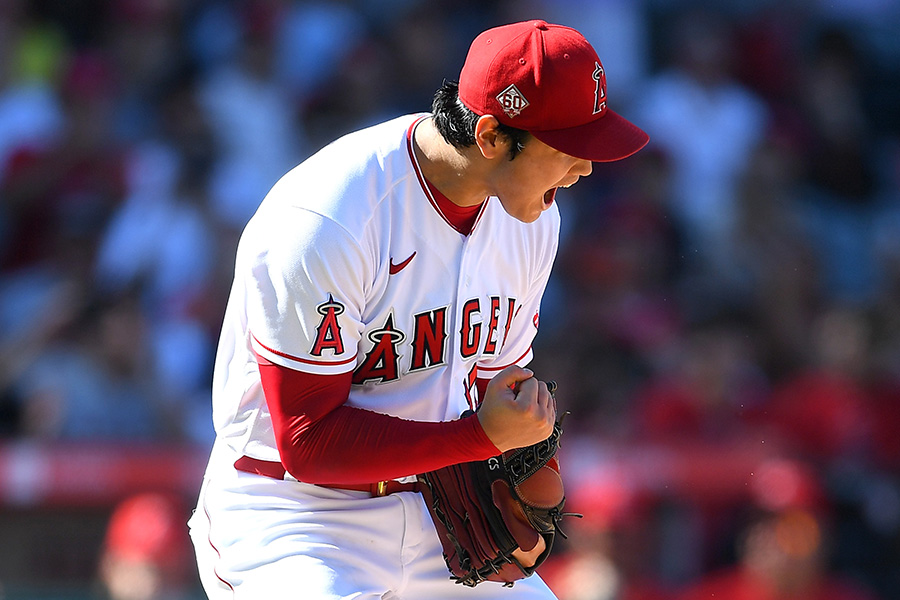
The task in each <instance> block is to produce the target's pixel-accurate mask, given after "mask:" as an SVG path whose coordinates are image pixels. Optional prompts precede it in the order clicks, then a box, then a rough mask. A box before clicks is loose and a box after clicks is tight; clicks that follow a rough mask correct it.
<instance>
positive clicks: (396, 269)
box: [388, 252, 416, 275]
mask: <svg viewBox="0 0 900 600" xmlns="http://www.w3.org/2000/svg"><path fill="white" fill-rule="evenodd" d="M415 256H416V253H415V252H413V253H412V254H410V255H409V258H407V259H406V260H404V261H403V262H402V263H399V264H396V265H395V264H394V259H393V257H391V266H390V268H389V269H388V272H389V273H390V274H391V275H396V274H397V273H399V272H400V271H402V270H403V269H405V268H406V265H408V264H409V263H410V261H411V260H412V259H413V258H415Z"/></svg>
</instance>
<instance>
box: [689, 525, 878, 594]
mask: <svg viewBox="0 0 900 600" xmlns="http://www.w3.org/2000/svg"><path fill="white" fill-rule="evenodd" d="M740 537H741V539H740V540H739V547H738V562H737V564H736V565H735V566H733V567H728V568H724V569H722V570H717V571H714V572H712V573H710V574H708V575H706V576H704V577H703V578H702V579H701V580H700V581H699V582H697V583H696V584H694V585H691V586H690V587H689V588H688V589H687V590H686V591H685V592H684V593H682V594H680V595H679V596H678V597H677V600H708V599H709V598H713V597H715V598H728V599H729V600H876V598H877V597H876V596H875V595H874V594H872V593H871V592H869V591H868V590H866V589H865V588H864V587H862V586H860V585H858V584H856V583H854V582H852V581H850V580H849V579H846V580H845V579H844V578H841V577H838V576H836V575H835V574H833V573H831V572H830V571H829V569H828V566H827V550H828V544H829V532H828V528H827V521H826V520H824V519H822V518H819V517H818V516H817V515H816V514H815V513H814V512H811V511H809V510H804V509H800V508H791V509H786V510H782V511H777V512H774V513H765V512H764V513H761V514H760V515H759V516H757V517H754V518H753V519H751V521H750V522H749V523H748V524H747V526H746V528H745V529H744V531H743V532H742V533H741V536H740Z"/></svg>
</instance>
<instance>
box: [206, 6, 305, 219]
mask: <svg viewBox="0 0 900 600" xmlns="http://www.w3.org/2000/svg"><path fill="white" fill-rule="evenodd" d="M245 8H246V9H247V11H248V12H247V13H246V14H244V15H242V16H243V17H244V18H245V21H243V22H242V24H243V25H244V28H243V29H242V30H241V34H242V35H241V36H240V38H239V39H240V42H239V43H238V45H237V47H236V52H237V54H236V56H234V57H233V60H230V61H226V62H222V63H221V64H217V65H215V66H214V67H213V68H212V69H211V70H210V71H209V72H208V73H207V74H206V75H205V76H204V77H202V78H201V81H200V83H199V87H198V101H199V103H200V106H201V107H202V108H203V110H204V111H205V114H206V116H207V118H208V121H209V124H210V126H211V129H212V133H213V137H214V140H215V143H216V147H217V148H218V149H219V152H220V155H219V159H218V160H217V162H216V164H215V165H214V167H213V169H212V172H211V173H210V175H209V177H210V180H209V193H210V200H211V207H212V209H213V211H214V213H215V215H216V216H217V218H219V219H221V220H222V221H223V222H225V223H228V224H229V225H230V226H231V227H234V228H236V229H242V228H243V226H244V224H245V223H246V222H247V221H248V220H249V219H250V217H251V216H252V215H253V213H254V212H255V211H256V207H257V206H258V205H259V202H260V201H261V200H262V196H261V194H263V193H264V191H263V190H265V189H267V188H268V187H269V186H271V184H272V183H273V182H275V181H276V180H277V179H278V178H280V177H281V176H282V175H284V174H285V173H286V172H287V171H288V170H289V169H291V168H292V167H293V166H294V165H296V164H297V163H298V162H299V161H300V159H301V158H302V156H303V152H304V151H305V147H304V146H305V142H304V136H303V131H302V129H301V123H300V121H299V120H298V108H299V105H298V104H297V103H296V102H295V100H294V99H293V98H292V97H291V95H290V94H289V93H288V91H287V90H286V89H285V88H284V87H283V85H281V84H280V83H279V80H278V79H277V76H276V71H275V61H276V58H277V54H276V49H275V42H274V40H273V37H274V32H273V29H274V28H275V25H276V23H277V21H276V19H278V18H279V17H280V15H279V13H277V12H275V13H271V12H269V11H267V10H266V4H265V3H250V4H247V5H246V6H245Z"/></svg>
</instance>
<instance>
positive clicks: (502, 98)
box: [497, 85, 528, 118]
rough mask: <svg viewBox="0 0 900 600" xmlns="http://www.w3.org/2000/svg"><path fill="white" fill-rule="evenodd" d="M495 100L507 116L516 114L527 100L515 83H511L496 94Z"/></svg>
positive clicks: (525, 104)
mask: <svg viewBox="0 0 900 600" xmlns="http://www.w3.org/2000/svg"><path fill="white" fill-rule="evenodd" d="M497 102H499V103H500V107H501V108H503V112H505V113H506V115H507V116H508V117H509V118H512V117H515V116H517V115H518V114H519V113H520V112H522V109H524V108H525V107H526V106H528V100H526V99H525V96H523V95H522V92H520V91H519V88H517V87H516V86H515V85H511V86H509V87H508V88H506V89H505V90H503V91H502V92H500V93H499V94H497Z"/></svg>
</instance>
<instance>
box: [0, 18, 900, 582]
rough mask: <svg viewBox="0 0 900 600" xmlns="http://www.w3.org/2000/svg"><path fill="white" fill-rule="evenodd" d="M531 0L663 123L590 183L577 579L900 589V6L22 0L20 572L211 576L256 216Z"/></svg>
mask: <svg viewBox="0 0 900 600" xmlns="http://www.w3.org/2000/svg"><path fill="white" fill-rule="evenodd" d="M529 18H543V19H546V20H548V21H551V22H558V23H563V24H567V25H572V26H575V27H576V28H578V29H579V30H581V31H582V32H583V33H584V34H585V35H586V37H587V38H588V39H589V40H590V41H591V42H592V43H593V44H594V46H595V47H596V48H597V50H598V53H599V55H600V58H601V60H602V61H603V62H604V66H605V67H606V71H607V77H608V85H609V102H610V106H612V107H613V109H614V110H616V111H617V112H620V113H622V114H624V115H625V116H626V117H628V118H630V119H631V120H633V121H635V122H636V123H638V124H639V125H640V126H641V127H643V128H644V129H645V130H646V131H647V132H648V133H649V134H650V136H651V142H650V145H649V146H648V147H647V148H646V149H645V150H644V151H642V152H641V153H639V154H638V155H636V156H635V157H633V158H631V159H629V160H626V161H623V162H621V163H613V164H599V165H595V169H594V175H592V176H591V177H590V178H588V179H586V180H583V181H582V182H581V183H579V185H578V186H576V187H574V188H572V189H571V190H566V191H564V192H561V193H560V194H559V197H558V198H559V204H560V210H561V212H562V215H563V232H562V240H561V248H560V254H559V258H558V261H557V264H556V268H555V272H554V276H553V278H552V282H551V286H550V289H549V290H548V292H547V296H546V298H545V302H544V305H543V307H542V314H541V329H540V334H539V337H538V341H537V346H538V347H537V349H536V355H537V359H536V361H535V363H534V364H533V367H534V368H535V370H536V371H537V372H538V373H539V374H540V375H541V376H542V377H544V378H548V379H556V380H557V381H558V382H559V384H560V392H559V396H560V400H559V401H560V405H561V406H562V407H563V408H565V409H567V410H569V411H570V412H571V413H572V415H571V416H569V417H568V419H567V421H566V423H565V424H566V429H567V433H566V437H565V438H564V447H563V449H562V452H563V455H562V460H563V467H564V470H565V473H566V478H567V490H568V496H569V508H570V509H571V510H572V511H575V512H580V513H584V515H585V516H584V518H583V519H574V518H573V519H568V520H567V522H566V523H565V529H566V531H567V533H568V539H563V540H560V542H559V544H558V547H557V551H556V553H555V554H554V556H553V558H552V560H551V561H550V562H548V563H547V564H546V565H545V567H544V568H543V569H542V573H543V574H544V575H545V577H546V579H547V580H548V582H549V583H550V584H551V586H552V587H553V588H554V590H556V591H557V593H558V594H559V596H560V598H561V600H694V599H698V600H699V599H700V598H713V597H715V598H721V599H724V600H787V599H790V600H866V599H869V600H877V599H883V600H891V599H895V598H900V2H898V0H758V1H754V2H743V1H740V0H718V1H712V0H710V1H707V2H693V1H692V2H689V1H686V0H432V1H426V0H369V1H367V0H344V1H340V0H336V1H308V2H307V1H291V0H248V1H237V0H232V1H229V0H181V1H179V0H0V598H73V599H74V598H117V599H126V598H131V599H135V600H139V599H150V598H160V599H168V600H174V599H194V598H200V597H201V596H200V593H199V590H198V588H197V584H196V576H195V574H194V571H193V569H194V566H193V562H192V561H193V559H192V555H191V550H190V548H189V547H187V546H186V538H185V535H186V528H185V526H184V522H185V521H186V520H187V516H188V514H189V511H190V507H191V503H192V502H193V500H194V497H195V495H196V492H197V490H198V488H199V483H200V482H199V477H200V472H201V471H202V466H203V464H204V462H205V459H206V451H207V449H208V447H209V445H210V443H211V441H212V436H213V432H212V427H211V422H210V397H209V390H210V379H211V365H212V361H213V357H214V352H215V346H216V342H217V337H218V333H219V326H220V323H221V318H222V314H223V310H224V305H225V301H226V297H227V292H228V289H229V286H230V282H231V269H232V266H233V262H232V261H233V254H234V250H235V245H236V241H237V239H238V236H239V235H240V232H241V230H242V227H243V225H244V223H245V222H246V221H247V219H248V218H249V217H250V215H251V214H252V213H253V211H254V210H255V208H256V206H257V205H258V203H259V202H260V200H261V199H262V197H263V196H264V195H265V193H266V191H267V190H268V188H269V187H270V186H271V185H272V183H274V181H275V180H276V179H277V178H278V177H279V176H280V175H282V174H283V173H284V172H286V171H287V170H288V169H290V168H291V167H292V166H293V165H295V164H296V163H298V162H299V161H301V160H302V159H303V158H304V157H306V156H308V155H310V154H311V153H313V152H314V151H316V150H317V149H318V148H320V147H321V146H323V145H324V144H326V143H328V142H329V141H331V140H332V139H334V138H335V137H337V136H338V135H340V134H343V133H346V132H348V131H351V130H353V129H357V128H359V127H362V126H365V125H369V124H373V123H375V122H378V121H380V120H383V119H385V118H389V117H393V116H397V115H400V114H403V113H409V112H419V111H427V110H428V109H429V107H430V104H431V96H432V94H433V92H434V90H435V89H437V87H438V86H439V85H440V84H441V82H442V80H443V79H444V78H448V79H455V78H456V77H457V76H458V73H459V68H460V66H461V65H462V62H463V60H464V57H465V53H466V50H467V48H468V44H469V42H470V41H471V39H472V38H473V37H474V36H475V35H476V34H477V33H478V32H480V31H481V30H483V29H485V28H487V27H491V26H494V25H498V24H502V23H507V22H512V21H517V20H522V19H529ZM35 469H37V470H35ZM298 585H301V586H302V582H298Z"/></svg>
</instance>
